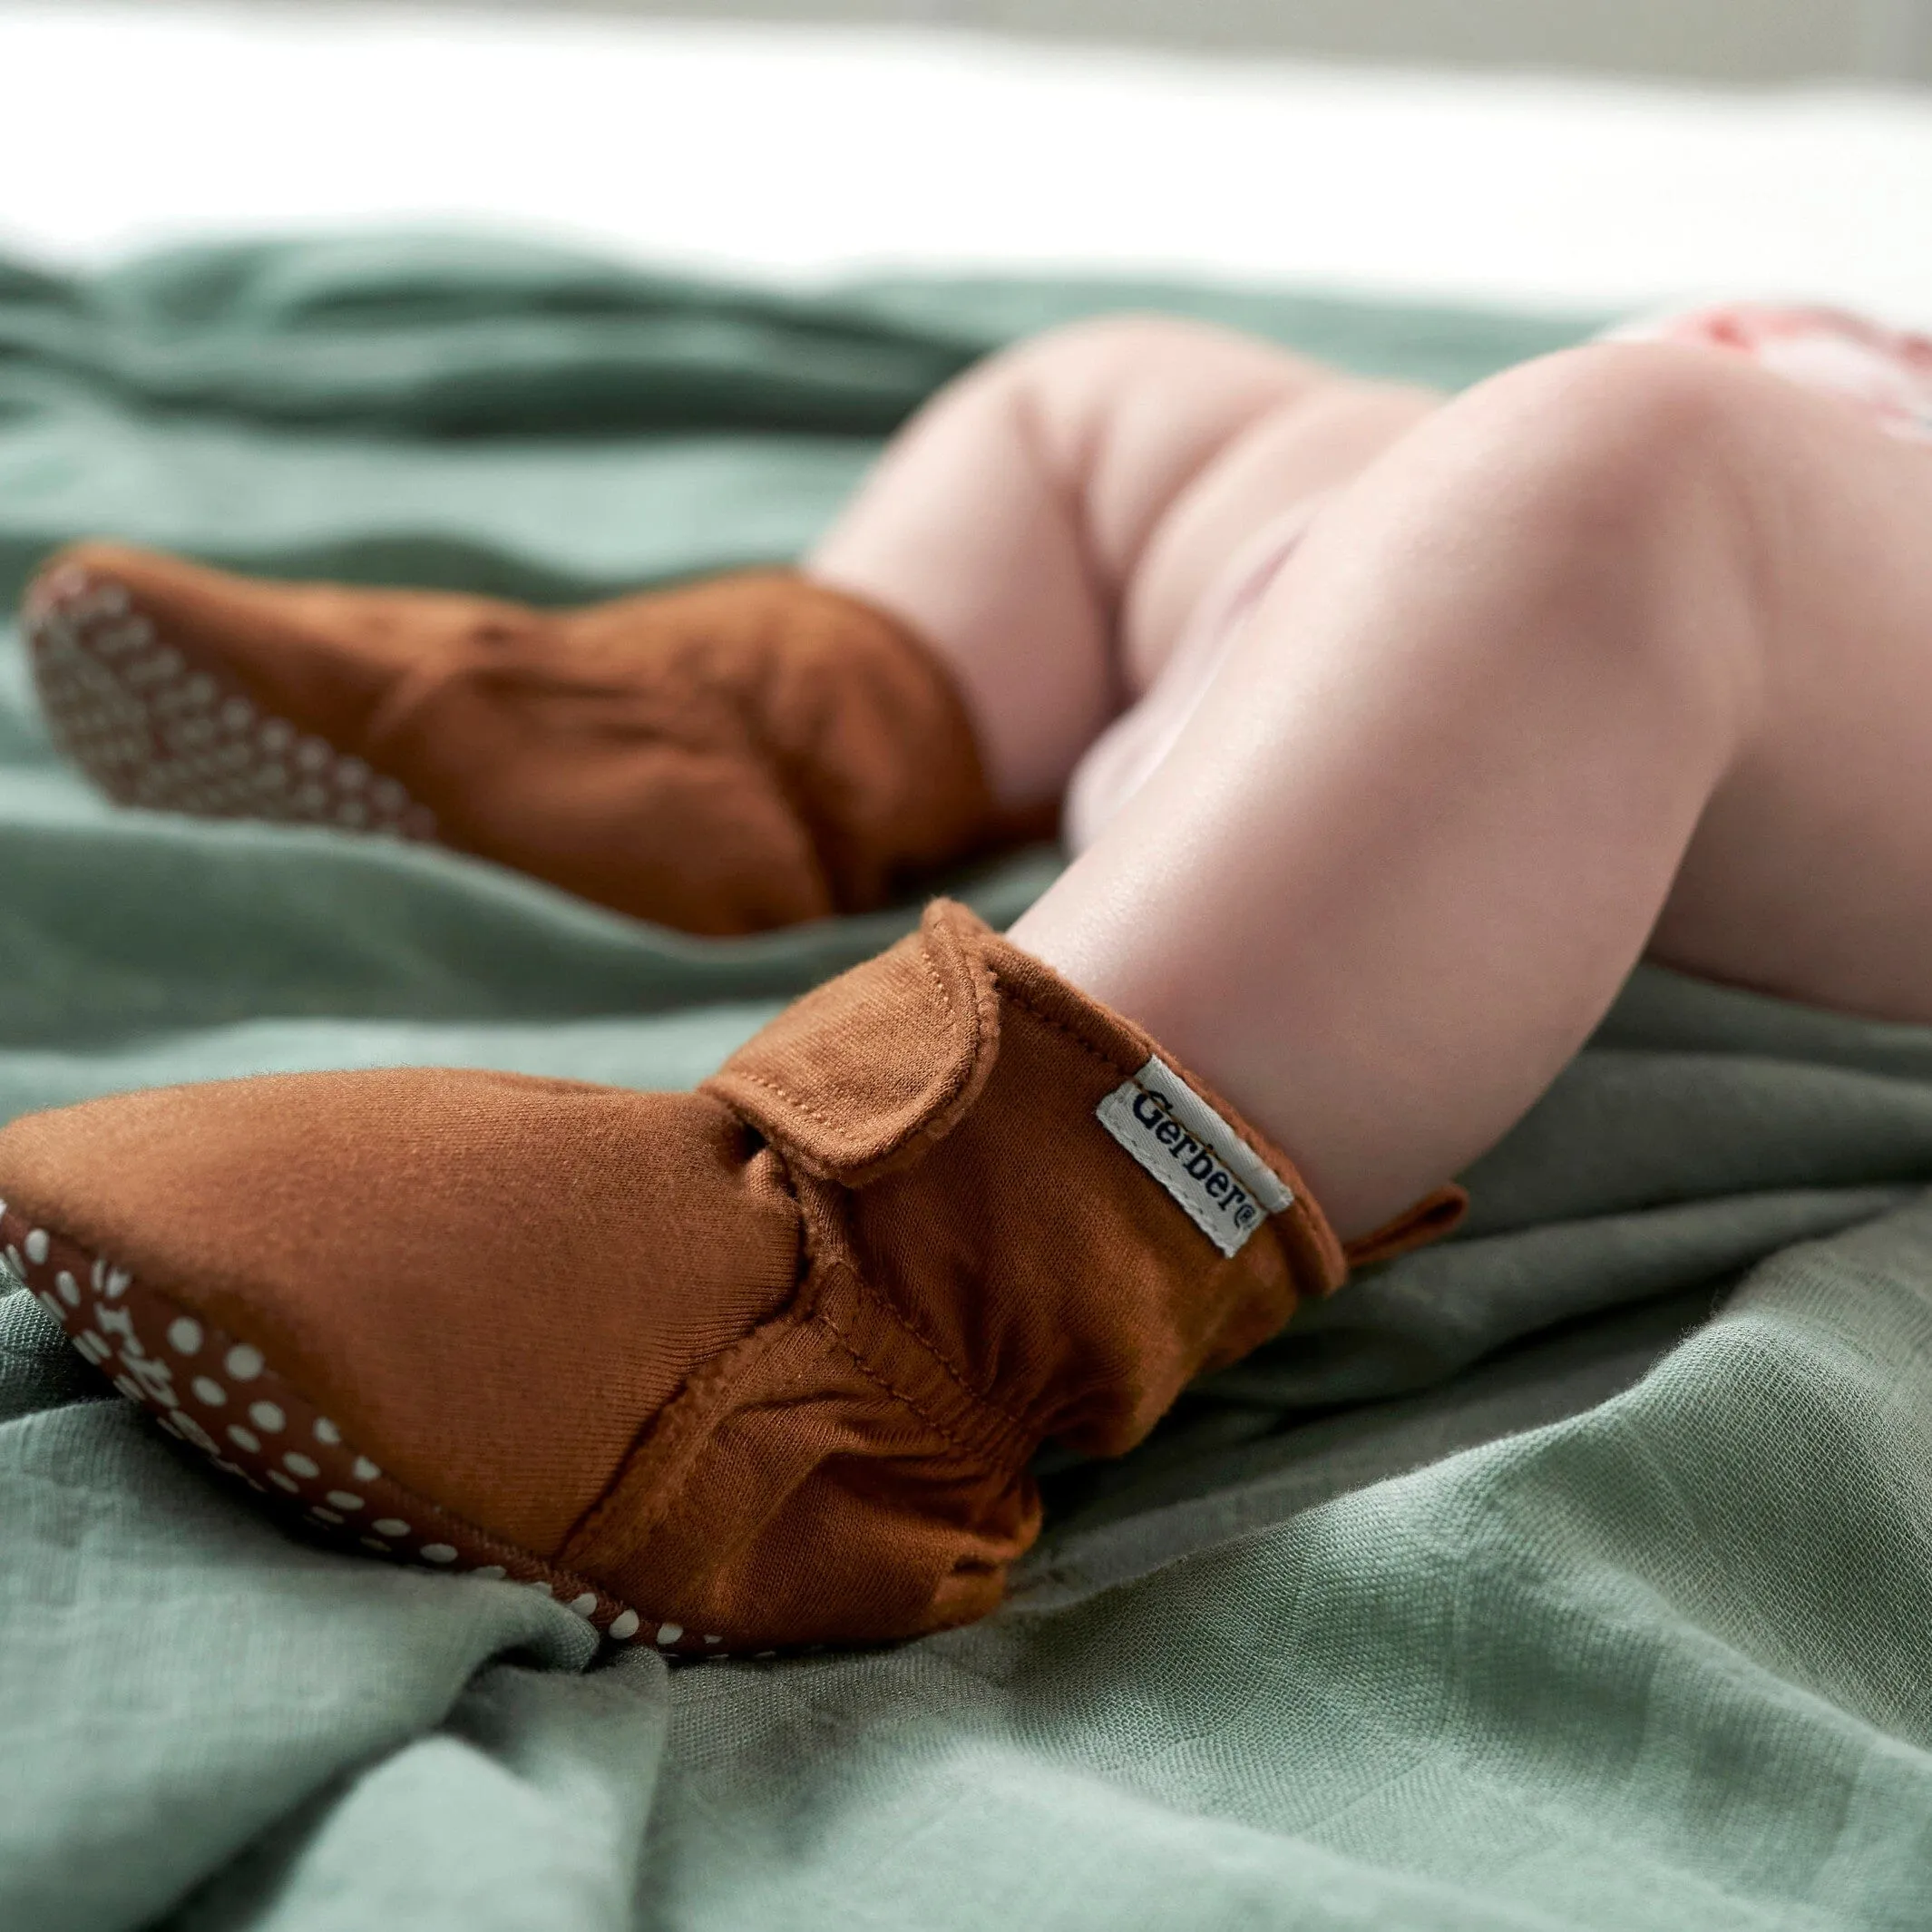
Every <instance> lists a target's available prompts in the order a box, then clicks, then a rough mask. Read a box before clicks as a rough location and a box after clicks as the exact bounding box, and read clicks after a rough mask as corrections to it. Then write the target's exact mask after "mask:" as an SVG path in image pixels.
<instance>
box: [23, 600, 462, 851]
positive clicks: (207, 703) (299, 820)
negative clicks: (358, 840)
mask: <svg viewBox="0 0 1932 1932" xmlns="http://www.w3.org/2000/svg"><path fill="white" fill-rule="evenodd" d="M24 620H25V626H26V637H27V647H28V650H29V653H30V654H31V657H32V660H33V666H34V683H35V685H36V687H37V688H38V689H39V692H40V699H41V705H42V708H43V709H44V711H45V713H46V717H47V723H48V727H49V728H50V729H51V730H52V732H53V734H54V743H55V744H56V745H57V746H59V747H60V750H61V752H62V753H63V756H66V757H67V758H69V759H70V760H72V762H73V764H75V765H76V766H79V767H80V769H81V770H82V771H83V772H84V773H85V774H86V775H87V776H88V777H89V778H91V779H92V780H93V783H94V784H95V785H98V786H99V787H100V788H101V789H102V791H103V792H105V793H106V794H107V795H108V796H109V797H110V798H112V799H113V800H115V801H116V803H118V804H121V805H143V806H146V807H148V808H149V809H150V810H153V811H161V812H185V813H190V814H192V815H195V816H197V817H202V818H263V819H270V820H275V821H278V822H279V823H282V824H287V825H328V826H332V827H333V828H335V829H336V830H337V831H341V832H360V833H368V834H376V835H378V836H385V837H389V838H402V839H411V840H419V841H433V840H434V838H435V835H436V822H435V816H434V814H433V813H432V812H430V810H429V809H428V808H427V807H426V806H424V805H420V804H418V803H417V801H416V800H415V799H414V798H412V797H411V796H410V795H409V793H408V791H407V790H406V789H405V786H404V785H402V784H400V783H399V782H398V781H397V780H396V779H395V778H390V777H385V776H382V775H380V774H378V773H376V772H374V771H372V770H371V769H370V768H369V766H367V765H366V764H365V763H364V762H363V761H362V760H361V759H360V758H357V757H354V756H350V755H349V754H347V753H346V752H343V751H340V750H338V749H337V747H336V746H333V745H331V744H330V743H328V741H327V739H325V738H320V737H314V736H313V735H308V734H305V733H304V732H303V731H302V730H301V729H300V728H299V727H297V726H296V725H294V724H293V723H291V722H290V721H289V720H288V718H284V717H273V716H270V715H268V714H265V713H264V712H263V711H262V710H261V709H260V707H259V706H258V705H257V704H256V703H255V701H254V700H253V699H252V698H250V697H249V695H248V693H247V692H246V691H244V690H243V689H242V688H240V686H239V684H237V683H236V682H235V681H234V680H233V679H232V678H229V677H228V676H226V675H224V674H223V673H222V672H221V671H220V669H219V668H216V667H214V666H212V665H208V664H200V663H198V662H196V661H195V658H194V654H193V651H192V648H191V647H190V646H188V645H187V644H185V643H184V641H183V640H182V639H178V638H173V637H169V636H164V635H163V634H162V632H161V629H159V628H158V627H157V626H156V624H155V622H154V620H153V619H152V618H151V617H150V616H149V615H148V614H147V613H146V612H144V611H143V610H141V608H140V606H139V604H138V602H137V601H136V600H135V598H134V597H133V595H132V592H131V591H130V590H128V589H127V587H126V586H125V585H124V584H122V583H120V582H118V581H115V580H114V579H113V578H112V577H109V576H103V575H102V574H100V573H99V572H96V571H86V570H83V568H81V567H80V566H79V565H77V564H68V565H65V566H63V567H62V568H60V569H57V570H54V571H50V572H48V573H47V574H46V575H44V576H43V577H42V578H40V579H39V580H38V581H36V582H35V583H34V586H33V589H32V590H31V591H30V592H29V595H28V599H27V605H26V610H25V612H24Z"/></svg>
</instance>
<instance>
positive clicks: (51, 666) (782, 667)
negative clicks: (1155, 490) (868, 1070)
mask: <svg viewBox="0 0 1932 1932" xmlns="http://www.w3.org/2000/svg"><path fill="white" fill-rule="evenodd" d="M24 620H25V626H26V634H27V640H28V645H29V649H30V651H31V654H32V659H33V666H34V678H35V682H36V684H37V685H38V687H39V690H40V696H41V702H42V704H43V706H44V709H45V711H46V715H47V717H48V721H49V723H50V725H51V727H52V729H53V732H54V739H55V742H56V743H57V744H58V745H59V746H60V747H61V749H62V751H63V753H64V754H65V755H66V756H68V757H69V758H71V759H72V760H73V762H74V763H75V764H76V765H78V766H80V768H81V769H82V770H83V772H85V773H86V774H87V776H89V777H90V778H91V779H92V780H93V782H94V783H95V784H96V785H99V786H100V787H101V789H102V791H104V792H105V793H106V794H107V795H108V796H110V797H111V798H113V799H115V800H117V801H119V802H120V803H122V804H124V805H146V806H151V807H154V808H157V809H162V810H169V811H180V812H190V813H195V814H200V815H210V816H217V817H244V818H268V819H277V820H282V821H286V822H289V823H295V824H304V825H330V826H334V827H337V828H338V829H342V830H347V831H353V832H371V833H382V834H390V835H392V836H399V837H403V838H411V839H421V840H434V841H436V842H438V843H440V844H446V845H449V846H452V847H454V848H455V849H456V850H459V851H463V852H468V853H471V854H476V855H477V856H480V857H483V858H488V859H493V860H496V861H497V862H498V863H500V864H505V865H510V866H513V867H515V868H516V869H517V870H519V871H521V872H526V873H532V874H534V875H535V876H536V877H538V878H541V879H545V880H548V881H549V882H550V883H552V884H554V885H560V886H562V887H563V888H565V889H566V890H567V891H570V892H573V893H580V894H581V896H583V897H584V898H586V899H591V900H595V901H596V902H598V903H600V904H602V905H608V906H612V907H615V908H616V909H617V910H618V911H620V912H629V913H632V914H635V915H636V916H638V917H639V918H644V919H651V920H656V921H659V922H661V923H663V924H666V925H671V926H676V927H678V928H680V929H682V930H683V931H686V932H702V933H717V934H724V933H734V932H756V931H760V930H763V929H765V928H767V927H772V926H779V925H786V924H791V923H793V922H796V921H799V920H805V919H814V918H819V917H823V916H825V915H826V914H829V913H834V912H864V911H869V910H871V909H873V908H874V907H876V906H878V905H881V904H883V903H885V902H886V901H887V900H888V899H889V898H890V897H891V896H892V895H893V893H895V892H896V891H898V890H899V889H900V888H901V887H903V885H904V883H906V882H908V881H909V880H912V879H915V878H917V877H918V876H919V875H921V874H922V873H928V872H931V871H932V870H933V869H934V868H936V867H939V866H942V865H944V864H949V863H951V862H952V861H954V860H957V859H960V858H962V857H964V856H966V855H968V854H971V852H973V851H974V850H976V849H978V848H979V847H981V846H982V845H983V844H987V843H989V842H990V840H992V839H993V838H995V837H997V836H998V835H999V834H1000V829H1001V828H1000V826H999V825H998V824H997V823H996V815H995V811H994V807H993V804H992V800H991V798H990V795H989V794H988V791H987V788H986V784H985V780H984V777H983V776H982V775H981V768H980V763H979V756H978V752H977V750H976V748H975V746H974V742H973V736H972V730H971V725H970V723H969V721H968V719H967V717H966V714H965V712H964V709H963V707H962V706H961V701H960V699H959V698H958V696H957V694H956V693H955V691H954V689H953V688H952V685H951V679H950V677H949V675H948V674H947V672H946V671H945V670H944V668H942V666H941V665H940V663H939V662H938V660H937V659H934V658H933V657H932V656H931V654H930V653H929V652H928V651H927V650H926V649H925V647H924V646H923V645H922V644H921V643H920V642H919V641H918V640H917V639H914V638H912V636H911V634H910V633H908V632H907V631H906V630H905V629H903V627H902V626H900V625H899V624H897V623H896V622H894V621H893V620H892V619H890V618H888V617H886V616H885V615H883V613H881V612H879V611H877V610H873V609H872V608H870V607H869V606H867V605H864V604H862V603H860V602H858V601H857V600H854V599H852V598H849V597H847V596H845V595H844V594H843V593H841V592H838V591H834V590H827V589H825V588H824V587H822V586H820V585H818V584H815V583H814V582H812V581H809V580H807V579H805V578H804V577H800V576H797V575H795V574H794V573H792V572H789V571H756V572H750V571H747V572H744V573H740V574H738V575H735V576H730V577H724V578H718V579H715V580H712V581H708V582H705V583H700V584H696V585H692V586H689V587H687V588H684V589H681V590H668V591H660V592H651V593H646V594H644V595H640V596H637V597H629V598H623V599H620V600H616V601H614V602H610V603H606V604H600V605H594V606H591V607H590V608H588V609H585V610H575V611H565V612H544V611H539V610H530V609H527V608H524V607H522V606H520V605H516V604H511V603H503V602H499V601H496V600H491V599H486V598H478V597H460V596H454V595H446V594H444V593H441V592H429V591H378V590H346V589H342V588H338V587H336V586H332V585H327V584H291V583H269V582H260V581H252V580H249V579H247V578H241V577H234V576H230V575H229V574H227V573H225V572H223V571H211V570H206V569H203V568H201V567H200V566H199V565H194V564H190V563H184V562H182V561H179V560H177V559H173V558H168V557H161V556H157V555H155V554H153V553H151V552H148V551H138V550H132V549H128V548H125V547H122V546H118V545H112V544H105V543H89V544H83V545H79V546H77V547H75V548H73V549H72V550H69V551H64V552H63V553H62V555H61V556H59V557H57V558H56V559H55V560H54V561H53V562H52V563H50V564H49V565H48V566H47V567H46V569H44V571H42V572H41V573H40V575H39V576H38V577H37V578H36V579H35V580H34V583H33V584H32V585H31V586H30V588H29V590H28V592H27V597H26V600H25V606H24Z"/></svg>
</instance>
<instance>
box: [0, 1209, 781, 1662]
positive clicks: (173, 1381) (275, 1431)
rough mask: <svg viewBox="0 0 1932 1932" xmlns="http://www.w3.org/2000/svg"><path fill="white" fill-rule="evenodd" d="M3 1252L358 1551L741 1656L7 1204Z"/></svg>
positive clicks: (213, 1451) (219, 1461) (96, 1338)
mask: <svg viewBox="0 0 1932 1932" xmlns="http://www.w3.org/2000/svg"><path fill="white" fill-rule="evenodd" d="M0 1256H4V1262H5V1268H6V1269H7V1271H8V1272H10V1273H12V1274H13V1275H14V1276H15V1278H16V1279H17V1280H19V1281H20V1282H21V1283H24V1285H25V1286H26V1287H27V1288H28V1289H30V1290H31V1291H32V1292H33V1293H34V1295H35V1296H37V1297H38V1299H39V1301H40V1303H41V1304H42V1306H43V1307H44V1308H45V1309H46V1311H47V1312H48V1313H49V1314H50V1315H52V1316H53V1317H54V1320H55V1321H56V1322H59V1323H60V1324H61V1326H62V1328H63V1329H64V1330H65V1331H66V1333H67V1338H68V1340H69V1341H70V1342H73V1346H74V1347H75V1348H76V1349H77V1350H78V1351H80V1353H81V1354H82V1355H83V1357H85V1359H86V1360H87V1361H89V1362H91V1363H92V1364H93V1367H94V1368H95V1369H97V1370H98V1371H100V1372H101V1374H102V1375H103V1376H105V1377H106V1378H107V1379H108V1381H111V1382H112V1384H113V1386H114V1387H115V1388H116V1389H117V1390H120V1392H121V1393H122V1395H124V1396H125V1397H127V1398H128V1400H130V1401H133V1402H138V1403H139V1404H140V1405H141V1407H142V1408H143V1409H145V1410H147V1411H148V1412H149V1413H150V1414H151V1416H153V1417H154V1418H155V1419H156V1420H157V1421H158V1422H159V1423H160V1425H161V1428H162V1429H166V1430H167V1431H168V1433H169V1434H170V1435H171V1436H173V1437H174V1438H175V1439H177V1440H178V1441H181V1442H184V1443H187V1444H188V1445H189V1446H190V1447H191V1448H193V1449H197V1450H199V1451H200V1453H201V1454H202V1455H203V1456H204V1457H206V1458H207V1459H208V1460H209V1462H210V1463H211V1464H212V1465H213V1467H214V1468H215V1469H218V1470H220V1472H221V1474H222V1475H223V1476H224V1477H226V1478H228V1479H229V1481H231V1482H234V1483H237V1484H242V1485H246V1487H247V1488H249V1490H250V1491H252V1492H253V1494H254V1495H255V1496H256V1497H257V1498H259V1499H260V1500H261V1501H262V1502H264V1503H267V1504H268V1505H270V1506H272V1507H273V1508H277V1509H278V1510H279V1511H280V1512H282V1513H284V1514H286V1515H288V1516H290V1517H294V1518H295V1519H296V1520H298V1521H299V1522H300V1523H301V1525H302V1526H303V1527H304V1529H305V1530H307V1532H308V1533H309V1534H311V1535H312V1536H315V1537H319V1538H321V1539H322V1540H323V1541H325V1542H327V1543H329V1544H331V1545H333V1546H334V1547H337V1548H340V1549H343V1550H346V1551H348V1552H351V1553H353V1554H356V1555H360V1556H380V1557H384V1558H385V1559H387V1560H388V1561H391V1562H395V1563H406V1564H411V1565H414V1566H419V1567H421V1568H424V1569H428V1570H433V1571H440V1572H442V1573H444V1574H446V1575H452V1576H478V1577H483V1578H485V1579H488V1580H493V1581H506V1582H510V1583H516V1584H522V1585H523V1586H527V1587H528V1588H531V1589H533V1590H541V1591H542V1593H543V1594H544V1595H548V1596H551V1597H554V1598H555V1599H556V1600H557V1601H558V1602H560V1603H561V1604H562V1605H564V1606H565V1607H566V1608H567V1609H569V1610H571V1611H573V1612H575V1613H576V1615H579V1616H581V1617H582V1618H583V1619H584V1621H585V1622H586V1623H588V1624H590V1625H593V1626H594V1627H595V1628H596V1629H597V1630H598V1631H599V1632H600V1634H602V1635H603V1636H604V1637H605V1638H606V1639H607V1640H608V1641H609V1642H610V1643H612V1644H639V1643H651V1644H656V1646H657V1647H658V1649H659V1650H660V1651H663V1652H665V1653H666V1654H668V1655H669V1656H672V1657H675V1658H678V1659H681V1660H686V1661H696V1660H698V1659H701V1658H707V1657H710V1658H718V1657H724V1656H727V1655H729V1654H730V1652H729V1650H728V1649H727V1646H726V1644H725V1639H724V1638H723V1636H721V1635H718V1634H707V1633H704V1632H698V1631H688V1630H686V1629H685V1628H684V1627H683V1626H682V1625H679V1624H677V1623H675V1622H671V1621H668V1620H666V1619H660V1618H649V1617H646V1616H644V1615H641V1614H640V1613H639V1611H638V1610H637V1609H635V1608H634V1607H632V1606H631V1605H629V1604H624V1603H620V1601H618V1599H617V1598H615V1597H614V1596H612V1595H610V1594H609V1593H608V1592H607V1591H604V1590H602V1589H600V1588H599V1587H598V1586H597V1585H596V1584H594V1583H592V1582H590V1580H589V1579H588V1578H586V1577H582V1576H575V1575H573V1574H572V1573H571V1572H570V1571H568V1570H563V1569H560V1568H558V1567H556V1566H554V1565H551V1564H548V1563H545V1562H544V1561H543V1560H542V1558H540V1557H537V1556H532V1554H531V1553H530V1552H529V1551H528V1550H523V1549H520V1548H518V1547H515V1546H514V1545H512V1544H508V1543H503V1542H501V1541H499V1540H498V1539H497V1538H496V1537H492V1536H490V1535H489V1534H488V1533H487V1532H485V1531H483V1530H480V1529H478V1528H476V1527H473V1525H471V1524H469V1523H466V1522H464V1521H463V1520H462V1519H461V1518H460V1517H454V1516H452V1515H451V1514H450V1513H449V1512H448V1511H446V1510H444V1509H440V1508H437V1507H436V1505H435V1504H434V1503H432V1502H429V1501H427V1500H426V1499H425V1498H423V1497H421V1496H419V1495H417V1494H416V1493H415V1491H414V1490H413V1489H410V1488H407V1487H406V1486H405V1485H404V1484H402V1483H399V1482H397V1481H396V1480H395V1478H393V1477H391V1476H388V1475H385V1473H384V1471H383V1470H382V1469H380V1468H378V1467H377V1465H376V1463H374V1462H372V1461H371V1460H370V1459H369V1458H368V1457H366V1456H365V1455H363V1454H362V1453H361V1452H360V1451H359V1450H358V1449H356V1445H355V1444H354V1443H352V1442H350V1441H348V1440H347V1439H346V1437H345V1436H344V1433H343V1431H342V1430H341V1429H339V1428H338V1427H337V1424H336V1423H335V1422H334V1421H333V1420H330V1419H329V1418H328V1417H327V1416H326V1415H323V1414H321V1413H320V1412H319V1411H318V1410H317V1409H316V1408H315V1406H314V1405H313V1404H312V1403H310V1402H309V1401H308V1400H307V1399H306V1398H305V1397H304V1396H303V1395H302V1393H301V1391H300V1390H298V1389H296V1388H295V1387H294V1386H293V1385H292V1384H291V1383H290V1382H289V1381H288V1380H287V1378H286V1377H284V1376H281V1375H279V1374H278V1373H277V1372H276V1371H275V1369H274V1368H273V1366H272V1365H271V1364H270V1363H269V1362H268V1361H267V1359H266V1358H265V1357H264V1356H263V1354H262V1352H261V1351H260V1350H259V1349H258V1348H256V1347H254V1346H253V1345H252V1344H250V1343H249V1342H239V1341H237V1340H236V1339H235V1338H234V1337H232V1336H230V1335H228V1334H225V1333H223V1332H222V1331H221V1330H220V1329H219V1328H217V1327H216V1326H215V1325H214V1324H213V1323H211V1322H209V1321H207V1320H206V1319H205V1318H203V1317H201V1316H199V1315H195V1314H191V1313H190V1312H188V1311H187V1310H186V1309H184V1308H182V1307H181V1305H180V1303H176V1302H175V1301H173V1300H172V1299H171V1298H170V1297H169V1296H167V1295H165V1294H163V1293H160V1292H159V1291H157V1290H155V1289H153V1288H151V1287H148V1286H146V1285H145V1284H144V1283H141V1282H139V1281H137V1280H136V1279H135V1278H134V1276H133V1275H132V1273H130V1272H129V1271H128V1270H127V1269H125V1268H119V1267H116V1266H115V1265H114V1264H112V1262H111V1261H108V1260H106V1259H105V1258H103V1257H102V1256H99V1255H95V1254H89V1253H88V1252H87V1251H86V1250H85V1249H83V1247H81V1246H80V1245H78V1244H76V1243H73V1242H72V1241H69V1240H67V1239H66V1238H65V1237H64V1236H63V1235H62V1234H58V1233H56V1232H54V1231H53V1230H51V1229H47V1228H44V1227H38V1226H34V1225H32V1224H31V1223H29V1222H28V1221H26V1220H25V1219H24V1217H23V1216H22V1215H19V1214H18V1213H17V1212H15V1210H13V1209H12V1208H6V1207H5V1206H4V1204H0ZM766 1654H770V1653H766Z"/></svg>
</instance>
